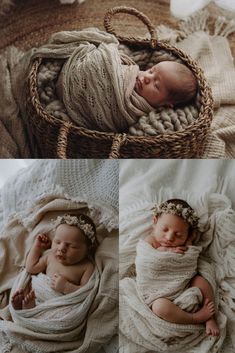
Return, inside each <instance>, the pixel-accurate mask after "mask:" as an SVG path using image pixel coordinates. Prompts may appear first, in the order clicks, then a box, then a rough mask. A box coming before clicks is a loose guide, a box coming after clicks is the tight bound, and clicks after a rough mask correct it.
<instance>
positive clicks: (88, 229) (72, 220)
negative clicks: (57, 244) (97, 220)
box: [55, 214, 96, 245]
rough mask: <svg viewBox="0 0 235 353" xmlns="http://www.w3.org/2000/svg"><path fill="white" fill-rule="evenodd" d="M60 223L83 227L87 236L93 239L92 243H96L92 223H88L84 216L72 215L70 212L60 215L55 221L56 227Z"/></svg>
mask: <svg viewBox="0 0 235 353" xmlns="http://www.w3.org/2000/svg"><path fill="white" fill-rule="evenodd" d="M60 224H68V225H69V226H75V227H78V228H79V229H81V230H82V231H83V232H84V234H85V235H86V237H87V238H88V239H89V240H90V241H91V243H92V245H93V244H95V243H96V236H95V231H94V229H93V227H92V225H91V224H90V223H87V222H86V221H85V220H84V219H83V218H82V216H70V215H68V214H66V215H64V216H58V217H57V219H56V221H55V227H58V226H59V225H60Z"/></svg>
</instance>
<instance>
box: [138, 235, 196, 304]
mask: <svg viewBox="0 0 235 353" xmlns="http://www.w3.org/2000/svg"><path fill="white" fill-rule="evenodd" d="M200 251H201V248H200V247H197V246H190V247H189V249H188V250H187V251H186V252H185V253H184V254H177V253H173V252H170V251H159V250H157V249H154V248H153V247H152V246H151V245H150V244H149V243H147V242H146V241H144V240H142V239H141V240H140V241H139V243H138V244H137V249H136V259H135V265H136V283H137V287H138V289H139V291H140V293H141V294H142V297H143V299H144V301H145V303H146V304H147V305H148V306H150V307H151V305H152V303H153V301H154V300H156V299H158V298H167V299H169V300H174V299H175V298H177V297H178V296H179V295H180V294H181V293H183V291H184V290H185V289H186V288H187V286H188V284H189V282H190V280H191V279H192V278H193V277H194V276H195V275H196V273H197V262H198V256H199V253H200Z"/></svg>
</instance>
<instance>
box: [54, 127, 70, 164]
mask: <svg viewBox="0 0 235 353" xmlns="http://www.w3.org/2000/svg"><path fill="white" fill-rule="evenodd" d="M70 127H71V125H70V124H64V125H62V126H61V128H60V131H59V136H58V140H57V151H56V152H57V158H59V159H67V146H68V135H69V130H70Z"/></svg>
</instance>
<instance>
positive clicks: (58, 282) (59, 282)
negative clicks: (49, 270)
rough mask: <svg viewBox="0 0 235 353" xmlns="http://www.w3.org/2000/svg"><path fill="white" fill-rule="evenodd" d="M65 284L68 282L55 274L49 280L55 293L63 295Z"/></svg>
mask: <svg viewBox="0 0 235 353" xmlns="http://www.w3.org/2000/svg"><path fill="white" fill-rule="evenodd" d="M67 282H68V281H67V279H66V278H64V277H62V276H61V275H59V274H58V273H55V274H54V275H53V276H52V278H51V288H53V289H54V290H56V291H57V292H60V293H63V294H64V291H65V286H66V283H67Z"/></svg>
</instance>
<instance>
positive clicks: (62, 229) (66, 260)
mask: <svg viewBox="0 0 235 353" xmlns="http://www.w3.org/2000/svg"><path fill="white" fill-rule="evenodd" d="M51 249H52V251H53V254H54V256H55V258H56V260H57V261H58V262H60V263H62V264H63V265H65V266H67V265H74V264H76V263H78V262H80V261H82V260H83V259H85V258H86V256H87V254H88V245H87V243H86V239H85V236H84V235H83V232H82V231H81V230H80V229H78V228H77V227H75V226H70V225H68V224H61V225H59V226H58V227H57V228H56V231H55V236H54V239H53V241H52V246H51Z"/></svg>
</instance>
